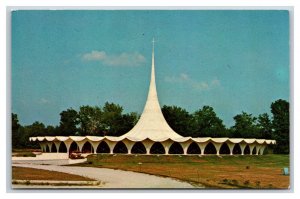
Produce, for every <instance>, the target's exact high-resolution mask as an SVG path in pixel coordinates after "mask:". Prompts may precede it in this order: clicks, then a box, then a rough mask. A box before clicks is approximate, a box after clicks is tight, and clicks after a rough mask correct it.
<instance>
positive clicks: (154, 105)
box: [121, 39, 190, 141]
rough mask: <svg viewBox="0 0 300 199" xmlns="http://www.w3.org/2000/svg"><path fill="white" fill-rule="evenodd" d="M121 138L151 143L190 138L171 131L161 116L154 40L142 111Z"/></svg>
mask: <svg viewBox="0 0 300 199" xmlns="http://www.w3.org/2000/svg"><path fill="white" fill-rule="evenodd" d="M121 137H122V138H127V139H129V140H132V141H141V140H145V139H147V138H148V139H150V140H153V141H165V140H167V139H172V140H174V141H184V140H187V139H189V138H190V137H182V136H181V135H179V134H177V133H176V132H175V131H173V129H171V127H170V126H169V125H168V123H167V121H166V120H165V118H164V116H163V114H162V111H161V108H160V105H159V101H158V97H157V91H156V83H155V62H154V39H153V49H152V67H151V80H150V86H149V92H148V98H147V101H146V104H145V107H144V111H143V113H142V115H141V117H140V119H139V121H138V122H137V124H136V125H135V126H134V127H133V129H132V130H130V131H129V132H128V133H126V134H124V135H123V136H121Z"/></svg>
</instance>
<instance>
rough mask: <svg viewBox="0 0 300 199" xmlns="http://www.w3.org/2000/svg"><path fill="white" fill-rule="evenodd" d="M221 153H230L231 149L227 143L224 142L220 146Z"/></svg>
mask: <svg viewBox="0 0 300 199" xmlns="http://www.w3.org/2000/svg"><path fill="white" fill-rule="evenodd" d="M220 154H230V149H229V147H228V144H227V143H225V142H224V143H223V144H222V146H221V148H220Z"/></svg>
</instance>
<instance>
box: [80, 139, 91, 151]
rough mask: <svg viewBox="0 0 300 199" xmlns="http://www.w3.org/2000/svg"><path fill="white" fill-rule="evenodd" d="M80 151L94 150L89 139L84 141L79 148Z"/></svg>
mask: <svg viewBox="0 0 300 199" xmlns="http://www.w3.org/2000/svg"><path fill="white" fill-rule="evenodd" d="M81 151H82V153H93V152H94V148H93V146H92V144H91V143H90V142H89V141H86V142H85V143H84V144H83V146H82V149H81Z"/></svg>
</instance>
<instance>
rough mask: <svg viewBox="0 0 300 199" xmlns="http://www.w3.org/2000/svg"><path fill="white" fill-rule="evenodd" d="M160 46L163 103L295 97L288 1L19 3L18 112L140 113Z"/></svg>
mask: <svg viewBox="0 0 300 199" xmlns="http://www.w3.org/2000/svg"><path fill="white" fill-rule="evenodd" d="M152 37H155V38H156V40H157V41H158V42H157V43H156V48H155V61H156V83H157V90H158V95H159V100H160V105H161V106H163V105H176V106H180V107H183V108H185V109H187V110H188V111H189V112H193V111H195V110H197V109H199V108H202V106H203V105H209V106H212V107H213V108H214V109H215V111H216V113H217V115H218V116H219V117H220V118H221V119H222V120H223V121H224V123H225V124H226V125H227V126H228V127H230V126H232V125H233V124H234V122H233V119H232V118H233V117H234V116H235V115H236V114H239V113H241V112H242V111H245V112H248V113H252V114H253V115H258V114H260V113H264V112H267V113H270V105H271V103H272V102H274V101H275V100H277V99H280V98H281V99H285V100H288V101H289V93H290V88H289V65H290V63H289V13H288V12H287V11H263V10H261V11H253V10H252V11H225V10H223V11H220V10H219V11H212V10H210V11H208V10H206V11H199V10H198V11H158V10H156V11H149V10H148V11H147V10H144V11H141V10H140V11H62V10H60V11H14V12H13V13H12V68H11V71H12V112H14V113H17V114H18V116H19V120H20V123H21V124H23V125H27V124H31V123H33V122H34V121H40V122H43V123H45V124H46V125H49V124H51V125H58V124H59V119H60V116H59V113H60V112H61V111H63V110H66V109H67V108H70V107H72V108H74V109H76V110H78V109H79V107H80V106H82V105H100V106H102V105H103V104H104V103H105V102H106V101H109V102H114V103H118V104H120V105H122V106H123V108H124V111H125V112H132V111H134V112H138V113H141V112H142V110H143V107H144V103H145V100H146V97H147V92H148V87H149V80H150V69H151V50H152V49H151V48H152V44H151V40H152Z"/></svg>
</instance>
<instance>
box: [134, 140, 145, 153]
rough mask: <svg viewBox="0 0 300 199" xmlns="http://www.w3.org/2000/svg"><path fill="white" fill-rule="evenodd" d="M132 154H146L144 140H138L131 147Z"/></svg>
mask: <svg viewBox="0 0 300 199" xmlns="http://www.w3.org/2000/svg"><path fill="white" fill-rule="evenodd" d="M131 153H132V154H146V153H147V150H146V147H145V145H144V144H143V143H142V142H136V143H135V144H134V145H133V146H132V149H131Z"/></svg>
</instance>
